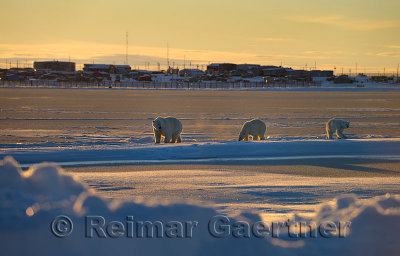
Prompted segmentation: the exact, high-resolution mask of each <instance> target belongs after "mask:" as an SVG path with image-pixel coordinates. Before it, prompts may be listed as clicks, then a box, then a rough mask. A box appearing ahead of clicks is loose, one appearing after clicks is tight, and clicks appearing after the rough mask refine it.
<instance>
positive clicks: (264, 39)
mask: <svg viewBox="0 0 400 256" xmlns="http://www.w3.org/2000/svg"><path fill="white" fill-rule="evenodd" d="M252 41H262V42H296V41H300V39H296V38H288V37H254V38H252Z"/></svg>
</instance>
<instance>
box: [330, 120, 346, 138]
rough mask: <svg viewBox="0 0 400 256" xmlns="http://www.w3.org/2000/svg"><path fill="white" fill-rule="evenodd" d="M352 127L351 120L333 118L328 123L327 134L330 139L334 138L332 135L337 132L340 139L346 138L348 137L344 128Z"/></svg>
mask: <svg viewBox="0 0 400 256" xmlns="http://www.w3.org/2000/svg"><path fill="white" fill-rule="evenodd" d="M349 127H350V122H347V121H345V120H340V119H335V118H332V119H330V120H329V121H328V122H327V123H326V136H327V138H328V139H333V137H332V135H333V133H334V132H336V136H337V138H338V139H346V138H347V137H346V136H345V135H344V134H343V129H347V128H349Z"/></svg>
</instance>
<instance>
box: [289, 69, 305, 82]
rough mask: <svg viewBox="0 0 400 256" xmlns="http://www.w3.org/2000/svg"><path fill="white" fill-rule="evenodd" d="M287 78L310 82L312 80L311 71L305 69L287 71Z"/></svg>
mask: <svg viewBox="0 0 400 256" xmlns="http://www.w3.org/2000/svg"><path fill="white" fill-rule="evenodd" d="M286 75H287V77H289V78H291V79H296V80H309V79H311V71H308V70H303V69H294V70H287V71H286Z"/></svg>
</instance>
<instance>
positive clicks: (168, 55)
mask: <svg viewBox="0 0 400 256" xmlns="http://www.w3.org/2000/svg"><path fill="white" fill-rule="evenodd" d="M167 70H169V44H168V42H167Z"/></svg>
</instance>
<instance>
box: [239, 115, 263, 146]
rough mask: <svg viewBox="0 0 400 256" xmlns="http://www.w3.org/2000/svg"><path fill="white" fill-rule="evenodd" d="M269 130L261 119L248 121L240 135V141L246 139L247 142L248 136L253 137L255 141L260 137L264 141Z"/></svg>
mask: <svg viewBox="0 0 400 256" xmlns="http://www.w3.org/2000/svg"><path fill="white" fill-rule="evenodd" d="M266 130H267V126H266V125H265V123H264V122H263V121H261V120H259V119H253V120H250V121H247V122H245V123H244V124H243V126H242V129H241V130H240V134H239V141H241V140H243V139H245V140H247V139H246V138H247V136H248V135H251V136H253V139H257V138H258V137H259V136H260V139H262V140H263V139H264V134H265V131H266Z"/></svg>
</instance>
